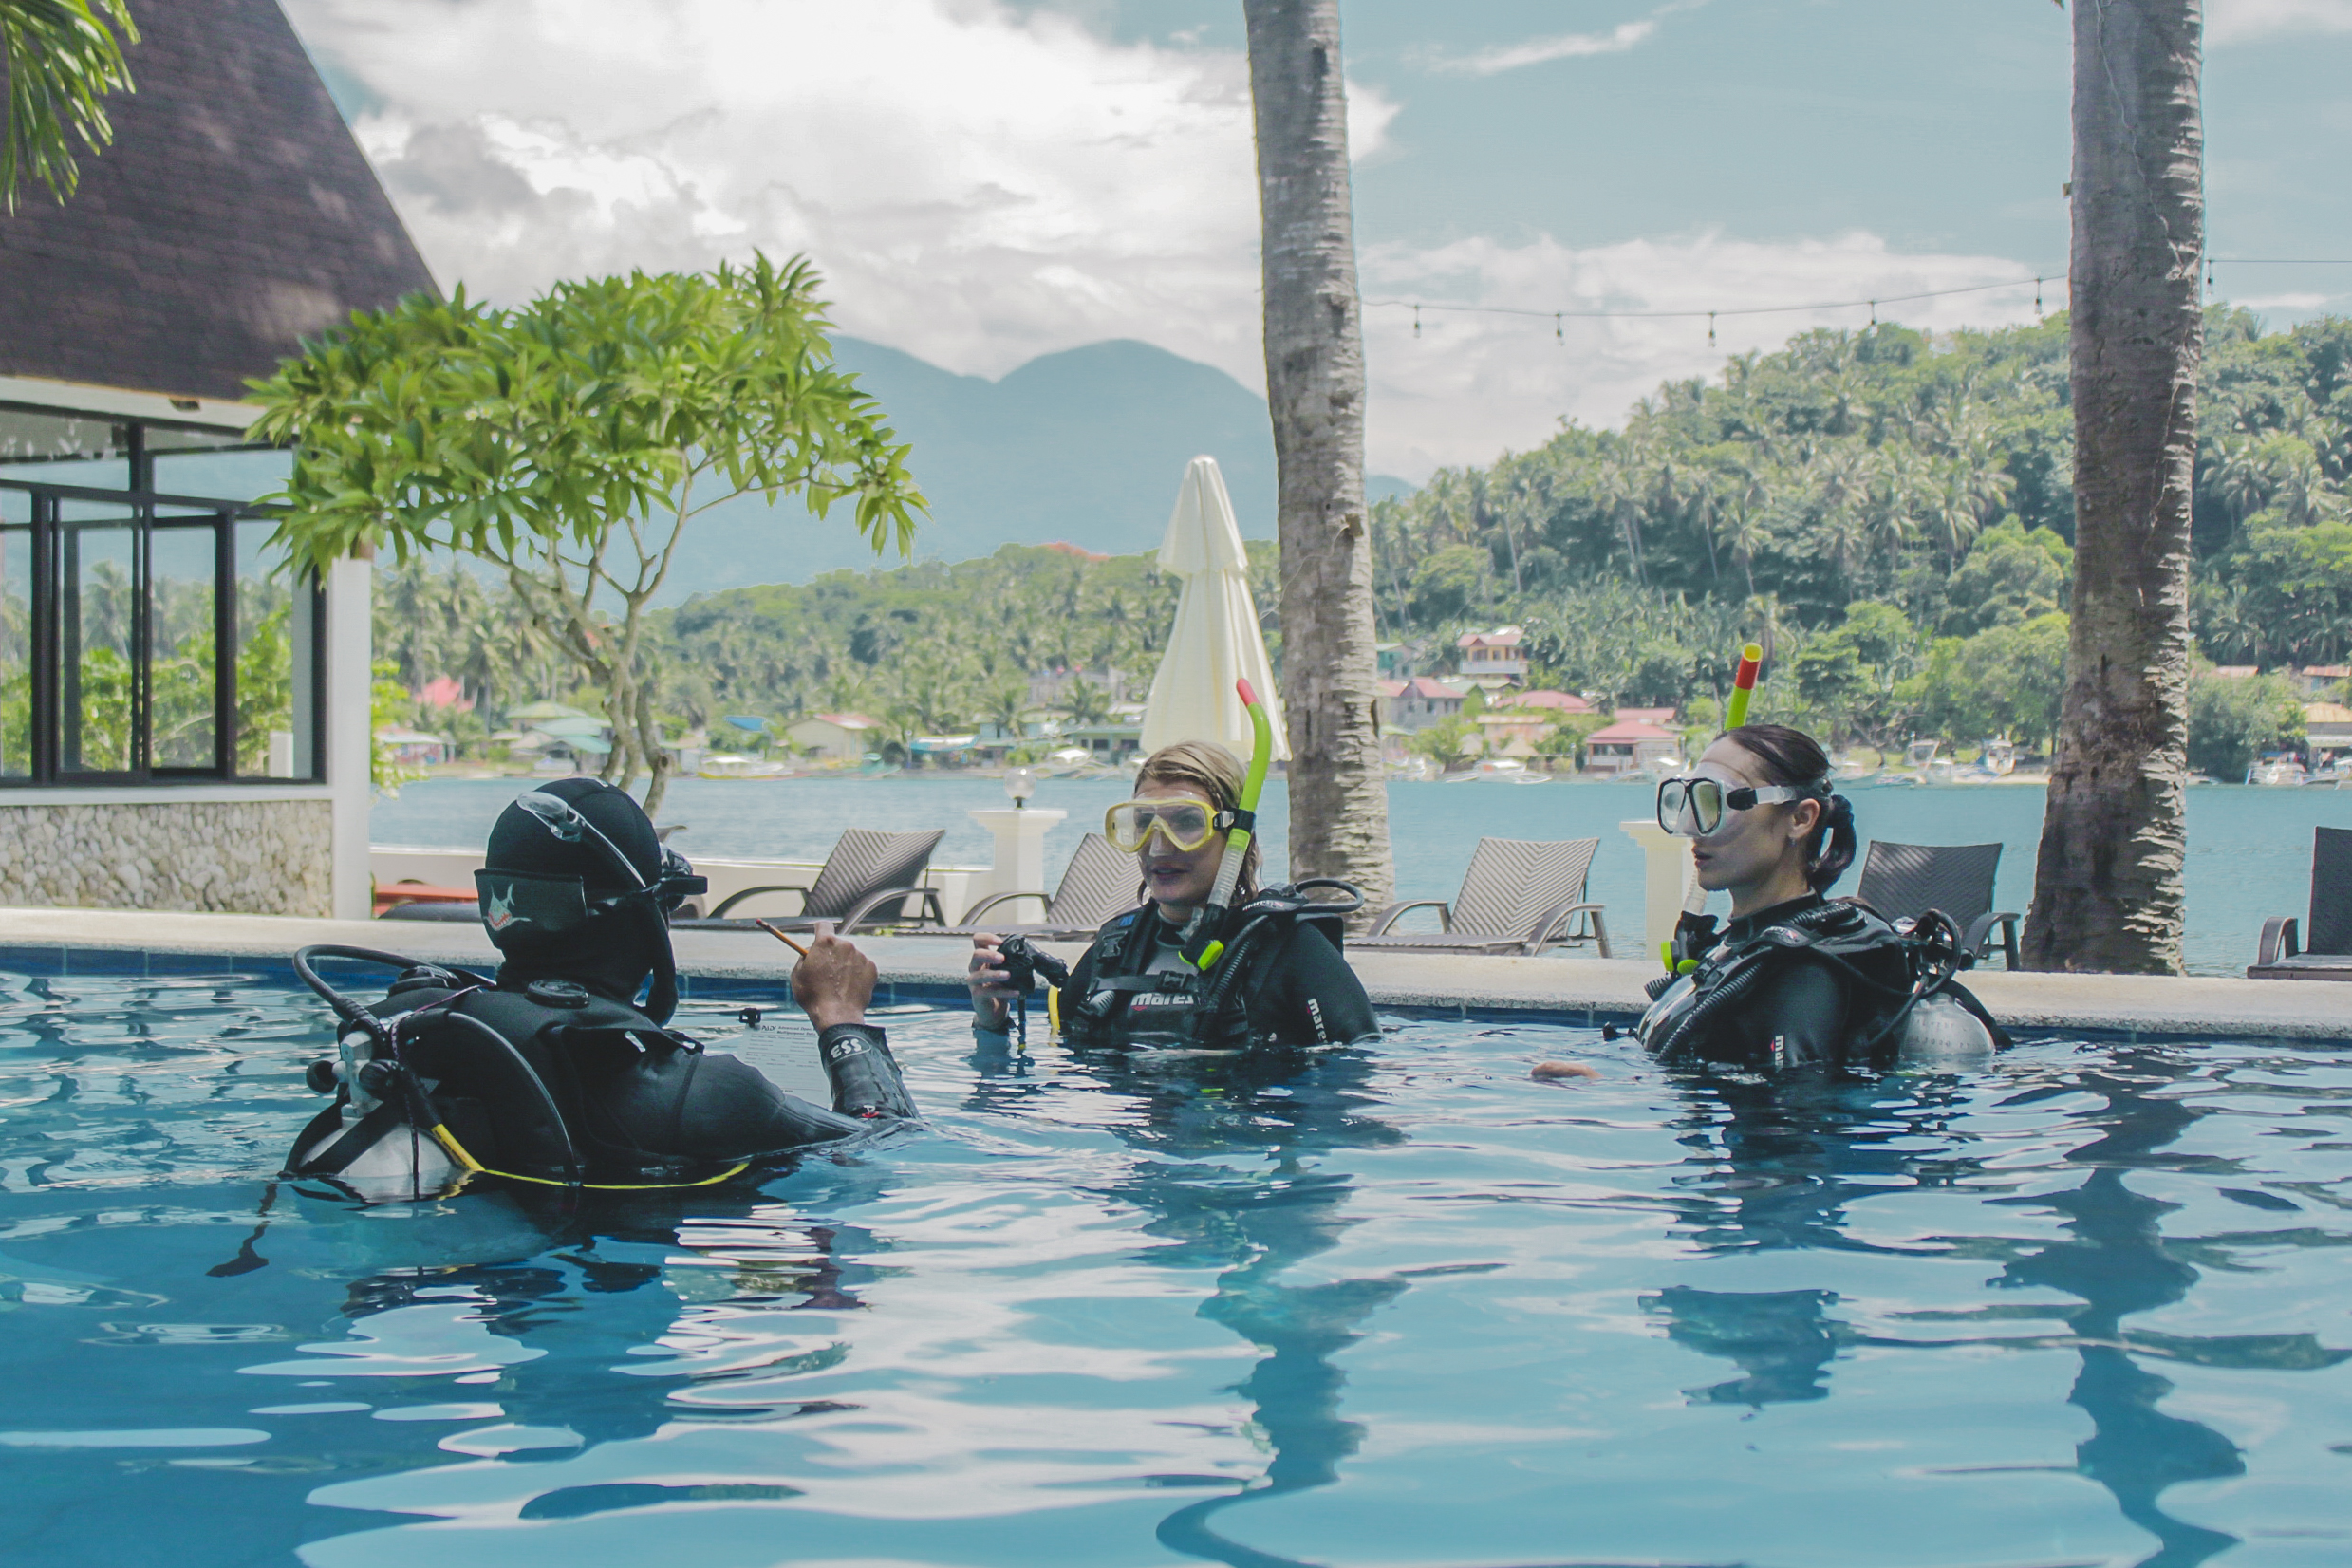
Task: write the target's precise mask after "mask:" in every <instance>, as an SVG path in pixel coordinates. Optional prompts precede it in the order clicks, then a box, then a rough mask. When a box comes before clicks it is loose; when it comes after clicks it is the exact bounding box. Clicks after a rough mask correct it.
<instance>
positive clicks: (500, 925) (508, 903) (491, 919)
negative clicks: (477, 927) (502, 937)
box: [482, 892, 531, 934]
mask: <svg viewBox="0 0 2352 1568" xmlns="http://www.w3.org/2000/svg"><path fill="white" fill-rule="evenodd" d="M482 924H484V925H487V926H489V927H490V929H491V931H492V933H493V934H495V933H497V932H499V931H503V930H505V929H506V928H507V927H508V926H510V925H529V924H531V918H530V917H529V916H527V915H518V914H516V913H515V912H514V895H513V893H512V892H509V893H507V894H505V895H504V896H503V897H502V896H500V895H499V894H496V893H490V894H486V895H485V896H484V897H483V899H482Z"/></svg>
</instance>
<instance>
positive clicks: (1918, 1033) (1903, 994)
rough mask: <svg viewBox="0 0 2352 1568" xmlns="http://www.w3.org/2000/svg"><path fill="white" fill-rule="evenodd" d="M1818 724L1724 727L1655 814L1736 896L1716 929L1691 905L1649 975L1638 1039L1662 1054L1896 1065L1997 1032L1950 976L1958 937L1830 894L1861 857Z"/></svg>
mask: <svg viewBox="0 0 2352 1568" xmlns="http://www.w3.org/2000/svg"><path fill="white" fill-rule="evenodd" d="M1829 773H1830V768H1829V758H1828V756H1825V755H1824V754H1823V753H1822V751H1821V748H1820V745H1819V744H1817V743H1816V742H1815V741H1814V739H1813V737H1811V736H1808V735H1806V734H1804V733H1803V732H1801V731H1800V730H1792V729H1788V728H1786V727H1785V726H1783V725H1779V724H1747V725H1743V726H1741V727H1740V728H1738V729H1736V730H1728V731H1727V732H1725V733H1724V734H1723V735H1722V736H1720V737H1717V738H1716V740H1715V743H1714V744H1713V745H1711V746H1709V747H1708V749H1707V751H1706V754H1705V755H1704V756H1701V757H1700V758H1699V760H1698V763H1697V765H1696V766H1695V767H1694V768H1693V769H1692V770H1691V772H1690V774H1689V775H1687V776H1684V777H1680V778H1670V779H1668V780H1666V781H1665V782H1664V783H1662V784H1660V785H1659V786H1658V825H1659V826H1660V827H1662V828H1664V829H1665V830H1666V831H1669V832H1671V833H1679V834H1681V835H1683V836H1685V837H1687V838H1689V839H1690V840H1691V841H1692V842H1691V849H1690V858H1691V861H1692V863H1693V865H1694V866H1695V867H1696V868H1697V870H1698V882H1699V886H1700V887H1704V888H1707V889H1708V891H1710V892H1714V891H1724V892H1728V893H1729V894H1730V895H1731V919H1730V921H1729V922H1728V924H1726V925H1725V926H1724V928H1723V930H1722V931H1721V933H1720V934H1718V933H1717V931H1716V929H1715V922H1714V920H1713V919H1712V918H1710V917H1704V916H1691V915H1686V916H1684V917H1683V924H1682V926H1681V927H1680V929H1678V930H1677V931H1676V933H1675V938H1674V943H1673V945H1672V947H1671V949H1670V960H1671V964H1672V967H1673V968H1674V969H1675V970H1676V971H1677V973H1676V974H1675V975H1671V976H1669V977H1667V978H1665V979H1662V980H1658V981H1656V982H1655V983H1653V984H1652V987H1651V996H1652V1003H1651V1007H1650V1010H1649V1012H1648V1013H1646V1014H1645V1015H1644V1016H1643V1017H1642V1021H1641V1031H1640V1032H1641V1038H1642V1043H1643V1044H1644V1045H1646V1046H1648V1047H1649V1048H1650V1050H1651V1051H1652V1052H1653V1053H1654V1054H1656V1055H1658V1056H1659V1057H1660V1059H1662V1060H1665V1061H1669V1062H1678V1063H1684V1064H1698V1063H1717V1064H1723V1065H1727V1066H1733V1067H1740V1068H1746V1069H1750V1070H1761V1069H1768V1068H1783V1067H1802V1066H1826V1067H1832V1068H1838V1067H1874V1068H1884V1067H1889V1066H1893V1065H1895V1063H1896V1061H1897V1060H1898V1059H1900V1058H1902V1057H1903V1056H1904V1055H1905V1053H1906V1051H1907V1049H1908V1050H1911V1051H1912V1052H1913V1055H1923V1054H1924V1053H1926V1052H1927V1051H1928V1050H1929V1049H1930V1048H1931V1046H1932V1047H1934V1048H1936V1049H1938V1050H1941V1051H1942V1052H1943V1053H1944V1054H1945V1055H1947V1056H1948V1057H1949V1056H1950V1055H1951V1053H1952V1052H1953V1051H1954V1050H1955V1049H1957V1050H1959V1051H1961V1052H1962V1053H1964V1054H1965V1052H1966V1051H1967V1050H1968V1049H1969V1048H1970V1047H1974V1048H1977V1049H1980V1050H1989V1049H1990V1048H1991V1046H1992V1044H1993V1043H1994V1041H1995V1040H1996V1039H1997V1038H1998V1036H1997V1034H1996V1032H1994V1031H1993V1029H1992V1027H1991V1020H1990V1019H1989V1018H1988V1017H1986V1016H1985V1014H1984V1010H1983V1009H1982V1008H1981V1007H1979V1006H1978V1005H1977V1003H1976V999H1974V998H1973V997H1970V996H1969V995H1968V993H1967V992H1966V991H1965V990H1963V989H1962V988H1961V987H1959V986H1958V985H1957V984H1956V983H1954V982H1953V981H1952V980H1951V974H1952V972H1953V971H1954V970H1956V969H1957V968H1958V967H1959V959H1958V955H1957V951H1956V949H1955V948H1953V947H1952V945H1951V943H1950V941H1949V940H1947V941H1945V942H1944V943H1941V944H1940V945H1939V944H1938V943H1936V942H1935V941H1933V940H1932V934H1929V935H1923V936H1920V937H1914V936H1912V935H1909V934H1907V933H1904V932H1900V931H1897V930H1896V929H1895V927H1894V926H1892V925H1890V924H1888V923H1887V922H1886V921H1884V920H1882V919H1880V918H1879V917H1878V916H1877V915H1876V913H1874V912H1873V911H1871V910H1869V909H1868V908H1865V907H1864V906H1862V905H1858V904H1854V903H1851V902H1848V901H1845V900H1836V901H1833V900H1831V899H1829V898H1827V897H1825V896H1824V895H1825V894H1826V893H1827V892H1828V890H1829V888H1830V887H1832V886H1833V885H1834V884H1835V883H1836V882H1837V880H1838V878H1839V876H1840V875H1841V874H1843V872H1844V871H1845V868H1847V867H1848V866H1850V865H1852V864H1853V863H1854V846H1855V833H1854V808H1853V806H1852V805H1851V804H1850V803H1849V802H1848V801H1847V800H1846V799H1845V797H1844V796H1842V795H1839V794H1837V793H1834V792H1833V791H1832V790H1831V788H1830V783H1829Z"/></svg>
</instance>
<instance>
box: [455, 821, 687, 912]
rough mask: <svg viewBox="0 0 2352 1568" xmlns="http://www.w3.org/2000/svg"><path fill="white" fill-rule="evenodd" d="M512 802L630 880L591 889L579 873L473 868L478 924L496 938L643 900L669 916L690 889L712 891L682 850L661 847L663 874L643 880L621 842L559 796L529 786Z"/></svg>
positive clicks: (638, 902) (620, 875) (548, 828)
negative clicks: (615, 888) (621, 887)
mask: <svg viewBox="0 0 2352 1568" xmlns="http://www.w3.org/2000/svg"><path fill="white" fill-rule="evenodd" d="M514 804H516V805H517V806H520V807H521V808H522V809H523V810H524V811H526V812H530V813H531V814H532V816H534V817H536V818H537V819H538V820H539V821H540V822H541V823H543V824H545V825H546V827H547V830H548V831H549V832H550V833H551V834H553V835H554V836H555V837H556V838H558V839H561V840H562V841H563V842H565V843H567V844H586V845H588V847H589V848H590V849H593V850H594V851H595V852H596V855H597V857H598V858H599V859H601V860H603V861H604V862H605V863H606V864H607V866H609V867H610V868H612V870H613V872H614V873H615V875H616V876H618V877H620V878H623V879H625V881H627V882H628V883H630V884H633V886H632V887H629V888H628V889H627V890H625V891H624V892H619V893H604V892H599V893H593V894H591V893H590V892H589V891H588V882H587V879H586V878H584V877H576V876H554V875H550V874H548V873H546V872H541V871H500V870H491V869H484V870H479V871H476V872H475V873H474V888H475V893H476V898H477V899H478V900H479V902H480V905H481V915H482V925H483V927H484V928H485V929H486V930H488V931H489V932H490V935H491V939H492V940H493V941H494V942H495V941H496V940H497V939H499V938H501V937H507V936H532V937H560V936H563V935H564V934H566V933H567V932H571V931H576V930H578V929H579V928H580V927H581V926H583V925H585V924H588V922H589V921H590V920H593V919H595V918H596V917H597V916H599V915H602V914H605V913H607V912H608V911H610V910H613V909H617V908H619V907H621V906H622V905H626V904H643V905H646V906H647V907H649V908H651V909H652V910H653V912H654V914H655V915H656V917H657V918H659V919H661V920H663V921H666V920H668V918H669V916H670V914H671V913H672V911H674V910H676V909H677V907H678V906H679V905H680V904H681V903H683V902H684V901H685V898H686V896H687V895H688V894H689V893H705V892H708V891H710V882H709V879H707V878H705V877H700V876H698V875H696V874H695V869H694V868H693V867H692V866H691V865H689V864H687V861H686V858H685V856H683V855H681V854H680V853H679V852H678V851H677V850H675V849H670V848H668V847H667V846H664V847H663V850H662V866H661V870H660V873H659V874H658V875H657V876H656V877H655V879H654V880H653V881H652V882H650V883H648V882H646V881H645V879H644V874H643V873H641V872H640V871H639V870H638V869H637V867H636V865H635V864H634V863H633V862H631V861H630V859H629V857H628V856H626V855H625V854H623V853H622V852H621V848H620V846H619V845H617V844H615V843H613V842H612V840H611V839H609V838H607V837H606V836H605V834H604V833H603V832H602V831H599V830H598V828H597V826H596V825H595V824H594V823H592V822H590V821H589V820H588V818H587V817H585V816H582V815H581V814H580V813H579V812H577V811H575V810H574V809H573V808H572V805H571V803H570V802H569V801H568V800H565V799H563V798H562V797H561V796H558V795H551V794H548V793H545V792H543V791H538V790H533V791H532V792H530V793H527V794H521V795H517V796H516V797H515V799H514Z"/></svg>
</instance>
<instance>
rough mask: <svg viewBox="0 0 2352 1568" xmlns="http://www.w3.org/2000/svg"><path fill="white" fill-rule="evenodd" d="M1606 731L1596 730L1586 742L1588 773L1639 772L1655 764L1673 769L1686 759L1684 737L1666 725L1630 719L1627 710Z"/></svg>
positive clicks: (1620, 710) (1585, 758)
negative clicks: (1683, 747) (1627, 716)
mask: <svg viewBox="0 0 2352 1568" xmlns="http://www.w3.org/2000/svg"><path fill="white" fill-rule="evenodd" d="M1617 712H1618V719H1617V721H1616V722H1615V723H1614V724H1611V725H1610V726H1608V727H1607V728H1606V729H1599V730H1595V731H1594V732H1593V733H1592V735H1591V736H1590V737H1588V738H1587V739H1586V740H1585V742H1584V771H1585V772H1586V773H1588V774H1602V775H1620V774H1632V773H1639V772H1641V771H1642V770H1643V769H1644V768H1647V767H1649V766H1650V765H1651V764H1652V763H1655V762H1664V763H1666V764H1668V765H1669V766H1671V765H1673V764H1675V763H1678V762H1680V761H1681V760H1682V737H1680V736H1678V735H1676V734H1675V733H1674V732H1673V731H1672V730H1670V729H1667V728H1666V727H1664V726H1663V725H1659V724H1652V723H1646V722H1643V721H1641V720H1639V719H1632V720H1629V719H1626V718H1625V717H1624V713H1625V710H1624V709H1622V708H1620V709H1618V710H1617Z"/></svg>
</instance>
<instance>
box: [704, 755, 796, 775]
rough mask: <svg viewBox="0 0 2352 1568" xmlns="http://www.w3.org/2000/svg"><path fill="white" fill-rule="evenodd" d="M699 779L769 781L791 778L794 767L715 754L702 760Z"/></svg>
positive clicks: (756, 759) (749, 757)
mask: <svg viewBox="0 0 2352 1568" xmlns="http://www.w3.org/2000/svg"><path fill="white" fill-rule="evenodd" d="M694 776H695V777H697V778H733V779H767V778H790V777H792V776H793V769H792V765H791V764H790V763H787V762H773V761H770V760H769V759H768V758H766V757H760V756H737V754H735V753H733V752H713V753H711V754H710V755H709V756H705V757H704V758H703V759H702V765H701V766H700V767H699V768H697V769H695V771H694Z"/></svg>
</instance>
